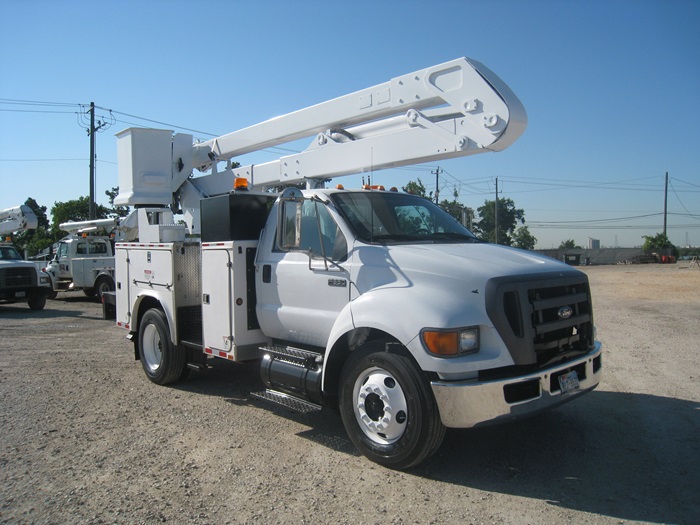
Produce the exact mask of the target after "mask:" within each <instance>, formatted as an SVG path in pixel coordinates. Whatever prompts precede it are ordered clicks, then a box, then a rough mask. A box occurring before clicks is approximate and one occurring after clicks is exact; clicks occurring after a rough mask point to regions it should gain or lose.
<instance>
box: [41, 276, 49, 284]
mask: <svg viewBox="0 0 700 525" xmlns="http://www.w3.org/2000/svg"><path fill="white" fill-rule="evenodd" d="M39 282H40V283H41V284H49V278H48V277H44V276H41V277H39Z"/></svg>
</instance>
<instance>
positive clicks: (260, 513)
mask: <svg viewBox="0 0 700 525" xmlns="http://www.w3.org/2000/svg"><path fill="white" fill-rule="evenodd" d="M679 266H681V265H668V266H614V267H593V268H589V269H586V272H587V273H588V274H589V276H590V280H591V285H592V291H593V294H594V295H593V297H594V315H595V320H596V324H597V326H598V337H599V339H600V340H601V341H602V342H603V344H604V350H605V353H604V360H603V366H604V379H603V382H602V383H601V385H600V387H599V388H598V390H596V391H595V392H593V393H591V394H589V395H587V396H584V397H582V398H581V399H578V400H576V401H574V402H572V403H570V404H567V405H564V406H562V407H560V408H557V409H556V410H553V411H551V412H549V413H546V414H543V415H541V416H538V417H536V418H534V419H530V420H527V421H524V422H520V423H516V424H511V425H508V426H501V427H492V428H486V429H478V430H449V431H448V433H447V436H446V439H445V442H444V444H443V446H442V448H441V449H440V451H439V452H438V454H437V455H436V456H435V457H434V458H433V459H432V460H431V461H429V462H428V463H426V464H425V465H423V466H421V467H418V468H416V469H414V470H411V471H408V472H395V471H390V470H387V469H384V468H381V467H379V466H377V465H374V464H372V463H370V462H369V461H367V460H366V459H364V458H363V457H362V456H360V455H358V453H357V452H356V451H355V450H354V448H353V446H352V445H351V443H350V442H349V440H348V439H347V437H346V435H345V432H344V430H343V427H342V423H341V421H340V418H339V417H337V416H335V415H334V414H333V413H329V412H321V413H318V414H314V415H306V416H304V415H295V414H293V413H290V412H287V411H285V410H283V409H279V410H278V409H275V408H271V407H269V406H267V405H261V404H258V403H256V402H254V401H249V400H248V394H249V392H250V391H251V390H256V389H258V387H259V382H258V381H259V380H258V378H257V373H256V371H255V369H254V368H253V367H251V366H248V365H247V366H242V365H236V364H232V363H227V362H223V361H220V362H216V363H215V367H214V368H213V369H212V370H210V371H208V372H206V373H196V374H193V375H192V376H191V378H190V379H189V380H187V382H185V383H182V384H180V385H178V386H176V387H172V388H169V387H159V386H156V385H154V384H152V383H150V382H149V381H148V380H147V379H146V377H145V375H144V374H143V372H142V370H141V366H140V364H139V363H138V362H136V361H134V359H133V351H132V347H131V344H130V343H129V342H128V341H126V340H125V339H124V332H123V331H122V330H121V329H119V328H117V327H116V326H114V324H113V323H111V322H108V321H103V320H102V319H101V306H100V305H98V304H97V303H94V302H91V301H90V300H87V299H83V298H80V297H77V296H75V297H69V298H65V297H63V298H59V300H57V301H50V302H49V304H48V306H47V308H46V309H45V310H44V311H41V312H33V311H30V310H29V309H28V308H27V307H26V306H25V305H0V523H2V524H24V523H27V524H29V523H37V524H48V523H56V524H63V523H69V524H97V523H110V524H111V523H119V524H132V523H133V524H140V523H147V524H151V523H171V524H189V523H193V524H206V523H209V524H227V523H229V524H238V523H264V524H270V523H313V524H317V523H329V524H331V523H333V524H335V523H348V524H374V523H377V524H379V523H382V524H385V523H397V524H408V523H416V524H426V523H460V524H470V523H488V524H494V523H498V524H500V523H504V524H519V523H523V524H525V523H534V524H545V523H547V524H550V523H572V524H573V523H575V524H580V523H609V524H619V523H634V522H652V523H683V524H694V523H699V522H700V497H699V496H698V495H699V494H700V446H699V444H698V443H699V440H700V386H699V384H700V357H699V354H700V343H699V342H698V339H699V337H698V334H700V270H697V269H687V268H679Z"/></svg>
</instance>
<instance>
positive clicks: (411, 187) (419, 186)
mask: <svg viewBox="0 0 700 525" xmlns="http://www.w3.org/2000/svg"><path fill="white" fill-rule="evenodd" d="M401 190H403V191H404V192H406V193H411V194H413V195H418V196H419V197H425V198H426V199H429V200H433V192H432V191H431V192H430V193H426V191H425V185H424V184H423V182H422V181H421V180H420V178H419V179H418V181H412V180H410V181H408V184H406V185H405V186H403V187H402V188H401Z"/></svg>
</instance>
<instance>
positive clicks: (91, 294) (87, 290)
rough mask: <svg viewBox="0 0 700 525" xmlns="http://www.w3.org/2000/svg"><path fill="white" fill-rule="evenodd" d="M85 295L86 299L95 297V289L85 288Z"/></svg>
mask: <svg viewBox="0 0 700 525" xmlns="http://www.w3.org/2000/svg"><path fill="white" fill-rule="evenodd" d="M83 293H84V294H85V297H95V289H94V288H83Z"/></svg>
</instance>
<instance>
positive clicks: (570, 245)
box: [559, 239, 583, 250]
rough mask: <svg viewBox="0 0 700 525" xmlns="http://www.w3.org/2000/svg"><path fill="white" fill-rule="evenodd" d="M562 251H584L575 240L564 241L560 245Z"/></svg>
mask: <svg viewBox="0 0 700 525" xmlns="http://www.w3.org/2000/svg"><path fill="white" fill-rule="evenodd" d="M559 249H560V250H582V249H583V248H581V247H580V246H579V245H578V244H576V242H575V241H574V240H573V239H569V240H566V241H562V242H561V244H560V245H559Z"/></svg>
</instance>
